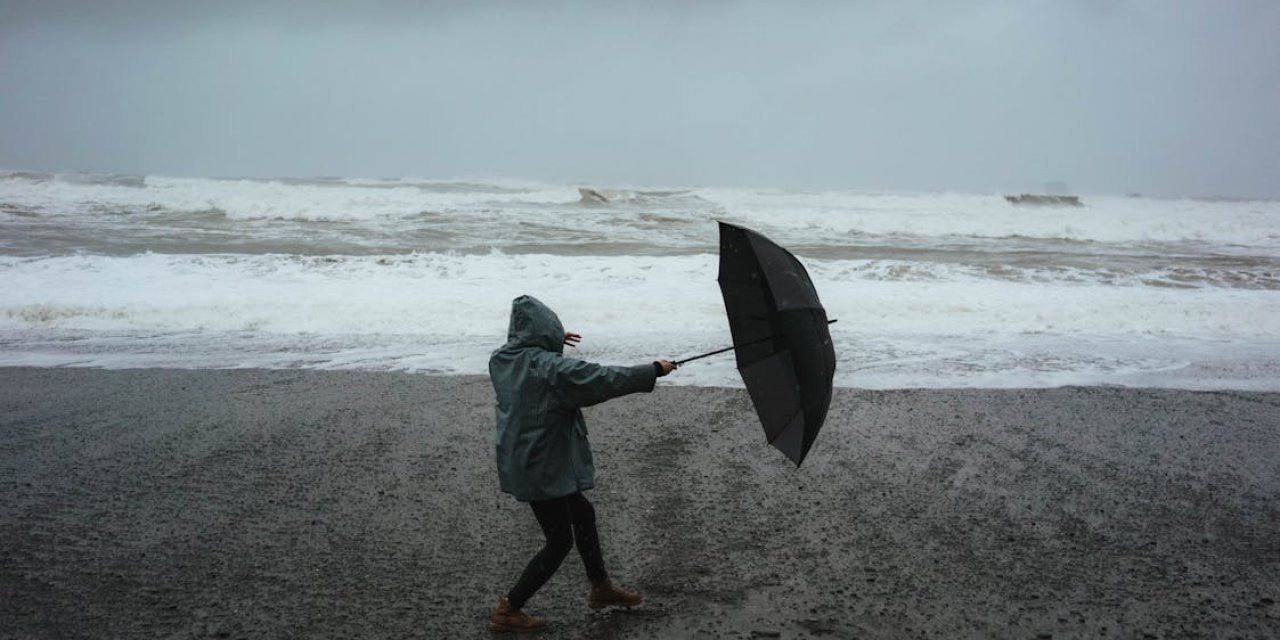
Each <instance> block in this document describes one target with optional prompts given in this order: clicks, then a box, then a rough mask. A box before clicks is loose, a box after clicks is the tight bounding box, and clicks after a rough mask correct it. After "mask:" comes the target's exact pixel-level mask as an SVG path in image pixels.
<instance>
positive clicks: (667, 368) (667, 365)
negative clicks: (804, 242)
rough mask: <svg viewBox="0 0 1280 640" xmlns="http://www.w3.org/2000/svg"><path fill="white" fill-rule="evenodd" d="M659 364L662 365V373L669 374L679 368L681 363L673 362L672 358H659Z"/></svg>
mask: <svg viewBox="0 0 1280 640" xmlns="http://www.w3.org/2000/svg"><path fill="white" fill-rule="evenodd" d="M658 366H659V367H662V373H661V375H664V376H665V375H667V374H668V373H671V372H672V371H675V370H676V369H677V368H679V365H677V364H676V363H674V362H671V361H670V360H659V361H658Z"/></svg>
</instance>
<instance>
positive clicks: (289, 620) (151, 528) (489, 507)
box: [0, 368, 1280, 638]
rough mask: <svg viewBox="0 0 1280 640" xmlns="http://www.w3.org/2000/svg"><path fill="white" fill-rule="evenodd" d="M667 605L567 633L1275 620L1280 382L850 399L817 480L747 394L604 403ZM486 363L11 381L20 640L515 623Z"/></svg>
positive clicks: (0, 453) (1192, 628) (567, 598)
mask: <svg viewBox="0 0 1280 640" xmlns="http://www.w3.org/2000/svg"><path fill="white" fill-rule="evenodd" d="M586 413H587V421H588V426H589V428H590V429H591V439H592V445H593V450H594V453H595V458H596V466H597V470H598V473H597V486H596V488H595V489H594V490H592V491H590V492H589V493H588V494H587V495H588V497H589V498H590V499H591V500H592V502H593V503H594V504H595V505H596V508H597V511H598V514H599V519H600V531H601V537H602V546H603V550H604V554H605V561H606V563H607V565H608V567H609V569H610V571H611V573H612V574H613V575H614V576H615V577H616V578H617V579H618V580H619V581H620V582H622V583H624V584H627V585H629V586H632V587H635V588H637V589H639V590H640V591H642V592H643V593H644V594H645V595H646V597H647V602H646V604H645V605H644V606H642V607H640V608H637V609H635V610H632V611H608V612H604V613H592V612H589V610H588V609H586V607H585V603H584V594H585V586H584V585H585V582H584V579H583V577H582V575H581V564H580V562H579V561H578V560H577V558H576V557H574V556H572V555H571V556H570V557H569V558H568V559H566V561H565V563H564V565H563V566H562V567H561V569H560V571H559V572H558V573H557V574H556V576H555V577H554V578H552V580H551V581H550V582H549V583H548V584H547V586H546V587H544V589H543V590H542V591H541V592H539V594H538V595H537V596H535V597H534V599H533V600H531V601H530V603H529V605H528V609H529V610H530V611H531V612H532V613H534V614H536V615H542V616H545V617H547V618H548V619H549V620H550V622H551V625H552V626H551V627H550V628H549V630H548V631H547V632H545V633H543V634H540V635H539V637H544V638H578V637H608V638H647V637H726V638H733V637H739V638H741V637H748V638H749V637H753V635H755V636H757V637H759V636H763V637H770V636H771V635H773V634H776V636H775V637H822V636H827V637H854V636H871V637H919V636H922V635H923V636H931V637H937V636H942V637H956V636H998V637H1019V636H1021V637H1037V636H1041V635H1042V634H1051V635H1052V637H1055V638H1060V637H1096V636H1103V635H1105V636H1108V637H1134V636H1138V637H1141V636H1142V635H1144V634H1150V635H1154V636H1157V637H1161V638H1164V637H1206V636H1220V635H1233V636H1239V637H1259V638H1261V637H1268V636H1272V635H1274V634H1276V633H1277V632H1278V631H1280V606H1277V605H1276V600H1278V599H1280V545H1277V544H1276V543H1275V540H1280V506H1278V505H1280V500H1278V499H1277V498H1280V393H1270V392H1237V391H1179V390H1167V389H1143V388H1130V387H1058V388H1045V389H909V390H883V391H873V390H865V389H845V388H838V389H836V390H835V393H834V397H833V401H832V407H831V411H830V413H829V414H828V418H827V424H826V426H825V427H824V429H823V431H822V433H821V434H820V435H819V437H818V440H817V442H816V443H815V445H814V448H813V450H812V452H811V453H810V456H809V458H808V459H807V460H806V461H805V463H804V465H803V466H802V467H801V468H799V469H796V468H795V467H794V466H793V465H791V464H790V463H789V462H788V461H786V460H785V458H784V457H783V456H782V455H781V454H780V453H779V452H777V451H775V450H773V449H772V448H770V447H768V446H767V445H766V444H765V443H764V441H763V435H762V433H761V432H760V428H759V423H758V421H757V420H756V417H755V414H754V411H753V410H752V408H751V404H750V401H749V399H748V398H747V396H746V393H745V391H743V390H742V389H733V388H717V387H686V386H660V387H658V388H657V389H656V390H655V391H654V393H652V394H638V395H634V396H628V397H626V398H621V399H618V400H614V401H610V402H608V403H605V404H603V405H599V406H597V407H592V408H589V409H587V410H586ZM492 429H493V416H492V392H491V390H490V388H489V384H488V380H487V378H484V377H478V376H432V375H426V374H410V373H390V372H357V371H317V370H253V369H235V370H185V369H183V370H157V369H129V370H101V369H37V368H0V482H2V483H3V485H4V488H5V490H4V491H3V492H0V552H2V553H0V600H3V601H5V602H6V603H7V604H6V606H4V607H0V629H3V630H4V631H3V632H0V636H3V637H15V638H21V637H49V636H55V637H103V636H106V637H157V636H160V637H175V638H184V637H210V636H212V637H231V638H239V637H245V638H250V637H264V638H265V637H351V636H370V635H373V636H395V637H404V636H415V637H477V638H479V637H489V636H488V634H487V632H485V631H484V624H483V623H484V618H485V615H486V614H487V612H488V609H489V608H490V607H491V606H493V604H494V602H495V601H496V599H497V597H498V595H500V594H501V593H503V592H504V591H505V590H506V589H507V588H508V587H509V586H510V583H512V582H514V579H515V577H516V576H517V575H518V573H519V571H520V570H521V569H522V568H523V563H524V562H525V561H527V559H528V557H529V556H531V555H532V554H533V552H534V551H536V549H537V547H538V546H539V544H540V542H541V538H540V534H539V531H538V529H537V525H536V523H535V522H534V520H533V517H532V515H531V514H530V513H529V511H528V508H527V507H525V506H524V505H521V504H519V503H516V502H515V501H514V500H512V499H511V498H510V497H509V496H506V495H504V494H501V493H500V492H499V490H498V488H497V478H496V473H495V471H494V469H493V452H492V437H493V435H492Z"/></svg>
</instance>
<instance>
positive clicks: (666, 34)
mask: <svg viewBox="0 0 1280 640" xmlns="http://www.w3.org/2000/svg"><path fill="white" fill-rule="evenodd" d="M1277 33H1280V2H1276V1H1274V0H1203V1H1191V0H1185V1H1171V0H1147V1H1140V0H1115V1H1106V0H974V1H967V2H959V1H956V2H953V1H949V0H945V1H944V0H938V1H937V2H900V1H891V0H883V1H881V0H863V1H856V0H855V1H848V2H776V3H765V2H728V1H719V2H716V1H712V2H676V1H653V0H651V1H649V2H563V1H548V2H516V1H511V2H461V1H459V2H410V1H408V0H401V1H381V2H379V1H366V2H354V1H353V2H338V1H332V0H331V1H327V2H326V1H315V0H312V1H310V2H272V1H270V0H261V1H257V2H248V1H234V0H233V1H230V2H210V1H208V0H202V1H200V2H186V1H182V0H168V1H165V0H136V1H124V0H122V1H115V2H113V1H111V0H43V1H42V0H31V1H29V2H16V1H10V0H0V167H3V168H8V169H34V170H84V171H104V172H118V173H144V174H166V175H195V176H264V177H266V176H313V175H337V176H350V177H403V176H418V177H429V178H454V177H517V178H533V179H543V180H553V181H561V182H571V183H572V182H590V183H600V184H613V185H618V184H632V185H669V186H692V185H737V186H759V187H788V188H834V189H845V188H860V189H893V190H914V189H959V190H977V191H983V192H987V191H996V190H1025V189H1032V190H1035V189H1038V188H1039V187H1040V186H1041V185H1042V184H1043V183H1045V182H1047V181H1052V180H1060V181H1064V182H1066V183H1067V184H1069V185H1071V187H1072V188H1074V189H1076V190H1077V191H1080V192H1085V193H1128V192H1134V191H1137V192H1143V193H1151V194H1160V195H1211V194H1221V195H1237V196H1271V197H1277V196H1280V37H1278V36H1277Z"/></svg>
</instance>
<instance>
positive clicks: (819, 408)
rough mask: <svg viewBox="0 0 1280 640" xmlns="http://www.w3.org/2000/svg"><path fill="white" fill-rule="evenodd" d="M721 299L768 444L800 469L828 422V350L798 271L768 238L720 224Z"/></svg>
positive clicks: (819, 316)
mask: <svg viewBox="0 0 1280 640" xmlns="http://www.w3.org/2000/svg"><path fill="white" fill-rule="evenodd" d="M719 282H720V293H721V294H723V295H724V307H725V311H727V312H728V314H729V331H730V333H732V334H733V342H734V345H733V346H732V347H728V348H726V349H720V350H719V351H712V352H711V353H704V354H702V355H699V356H695V357H692V358H686V359H684V360H681V361H679V362H677V363H676V364H683V363H685V362H688V361H690V360H697V359H698V358H704V357H706V356H709V355H714V354H716V353H723V352H725V351H728V350H729V349H733V350H734V354H735V355H736V356H737V360H738V372H739V373H740V374H742V382H743V383H744V384H745V385H746V387H747V393H748V394H750V395H751V402H752V404H754V405H755V407H756V413H757V414H759V416H760V422H761V424H763V425H764V432H765V437H766V438H768V441H769V444H771V445H773V446H774V447H776V448H778V449H779V450H781V451H782V452H783V453H785V454H786V455H787V457H788V458H791V460H792V461H794V462H795V463H796V466H800V462H801V461H803V460H804V457H805V455H806V454H808V453H809V447H810V446H812V445H813V440H814V438H816V437H817V436H818V430H820V429H821V428H822V421H823V420H824V419H826V417H827V407H828V406H829V405H830V404H831V377H832V375H834V374H835V370H836V354H835V349H834V348H833V347H832V345H831V333H830V331H828V329H827V325H828V324H830V323H831V322H835V321H834V320H831V321H828V320H827V312H826V310H825V309H823V308H822V303H821V302H819V301H818V292H817V291H816V290H815V289H814V288H813V282H812V281H810V280H809V273H808V272H807V271H805V268H804V265H802V264H800V261H799V260H797V259H796V257H795V256H793V255H791V253H790V252H789V251H787V250H786V249H783V248H782V247H780V246H778V245H777V244H776V243H774V242H773V241H772V240H770V239H768V238H766V237H764V236H762V235H760V234H759V233H756V232H755V231H752V230H750V229H746V228H743V227H738V226H734V225H731V224H726V223H724V222H721V223H720V277H719Z"/></svg>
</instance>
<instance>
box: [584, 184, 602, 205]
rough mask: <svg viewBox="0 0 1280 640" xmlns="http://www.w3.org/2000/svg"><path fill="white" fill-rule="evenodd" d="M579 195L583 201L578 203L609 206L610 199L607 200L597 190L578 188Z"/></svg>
mask: <svg viewBox="0 0 1280 640" xmlns="http://www.w3.org/2000/svg"><path fill="white" fill-rule="evenodd" d="M578 195H579V196H581V199H580V200H578V202H581V203H583V204H609V198H606V197H605V195H604V194H603V193H600V192H599V191H596V190H595V189H588V188H586V187H578Z"/></svg>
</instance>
